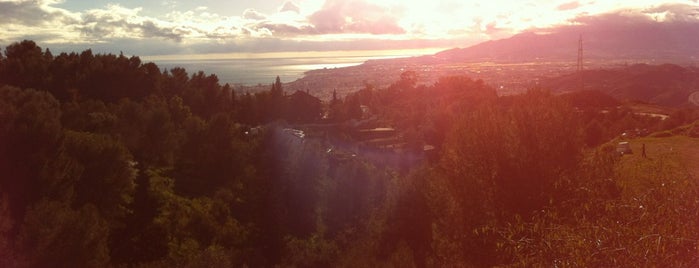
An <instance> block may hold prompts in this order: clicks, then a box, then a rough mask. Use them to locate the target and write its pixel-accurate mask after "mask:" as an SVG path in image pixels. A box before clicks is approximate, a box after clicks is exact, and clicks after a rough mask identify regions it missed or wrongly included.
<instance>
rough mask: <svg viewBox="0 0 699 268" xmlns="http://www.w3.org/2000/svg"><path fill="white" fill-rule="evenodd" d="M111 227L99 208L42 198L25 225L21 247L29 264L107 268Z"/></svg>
mask: <svg viewBox="0 0 699 268" xmlns="http://www.w3.org/2000/svg"><path fill="white" fill-rule="evenodd" d="M108 236H109V227H108V224H107V222H106V221H105V220H104V219H102V218H101V217H100V212H99V210H98V209H97V208H96V207H94V206H92V205H86V206H82V207H79V208H78V209H72V208H71V207H70V206H69V205H68V204H65V203H62V202H56V201H48V200H42V201H40V202H38V203H37V204H35V205H34V206H32V207H31V209H30V210H29V211H28V213H27V215H26V217H25V219H24V222H23V224H22V229H21V233H20V236H19V241H18V249H19V250H20V251H21V252H22V255H23V256H25V258H26V259H24V260H22V261H23V262H25V263H26V264H27V266H29V267H49V266H53V267H104V266H106V265H107V264H108V263H109V248H108V245H107V239H108Z"/></svg>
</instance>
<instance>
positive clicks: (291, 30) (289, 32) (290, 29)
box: [254, 22, 318, 37]
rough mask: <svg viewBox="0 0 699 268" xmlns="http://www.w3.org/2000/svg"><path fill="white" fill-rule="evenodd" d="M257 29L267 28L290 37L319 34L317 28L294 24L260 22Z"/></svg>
mask: <svg viewBox="0 0 699 268" xmlns="http://www.w3.org/2000/svg"><path fill="white" fill-rule="evenodd" d="M254 28H255V29H258V30H259V29H267V30H269V31H270V32H272V33H273V34H274V36H277V37H288V36H297V35H314V34H317V33H318V32H317V30H316V29H315V28H313V27H311V26H300V27H297V26H293V25H288V24H279V23H269V22H265V23H260V24H258V25H256V26H255V27H254Z"/></svg>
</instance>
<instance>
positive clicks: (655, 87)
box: [540, 64, 699, 107]
mask: <svg viewBox="0 0 699 268" xmlns="http://www.w3.org/2000/svg"><path fill="white" fill-rule="evenodd" d="M581 75H582V77H581ZM540 85H541V86H542V87H544V88H550V89H554V90H556V91H561V92H570V91H578V90H580V89H581V88H582V87H584V89H585V90H598V91H601V92H603V93H605V94H608V95H610V96H612V97H614V98H616V99H619V100H638V101H643V102H648V103H653V104H659V105H664V106H673V107H680V106H688V105H690V104H693V105H699V103H698V102H696V101H695V100H694V99H695V98H696V96H697V95H698V94H699V93H698V92H699V68H696V67H682V66H679V65H674V64H663V65H647V64H635V65H630V66H627V67H623V68H616V69H599V70H587V71H584V72H582V74H578V73H575V74H570V75H564V76H560V77H555V78H551V79H546V80H544V81H542V82H541V84H540Z"/></svg>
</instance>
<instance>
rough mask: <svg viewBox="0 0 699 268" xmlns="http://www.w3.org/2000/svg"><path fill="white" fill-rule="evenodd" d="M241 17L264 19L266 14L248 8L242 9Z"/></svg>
mask: <svg viewBox="0 0 699 268" xmlns="http://www.w3.org/2000/svg"><path fill="white" fill-rule="evenodd" d="M243 18H244V19H248V20H264V19H267V16H265V15H264V14H262V13H260V12H257V11H256V10H254V9H252V8H248V9H246V10H245V11H243Z"/></svg>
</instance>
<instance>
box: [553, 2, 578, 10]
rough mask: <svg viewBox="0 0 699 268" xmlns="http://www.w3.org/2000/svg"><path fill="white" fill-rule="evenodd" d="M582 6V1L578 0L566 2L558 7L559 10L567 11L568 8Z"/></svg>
mask: <svg viewBox="0 0 699 268" xmlns="http://www.w3.org/2000/svg"><path fill="white" fill-rule="evenodd" d="M578 7H580V2H578V1H573V2H569V3H564V4H561V5H559V6H558V7H557V8H556V9H557V10H559V11H566V10H573V9H576V8H578Z"/></svg>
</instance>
